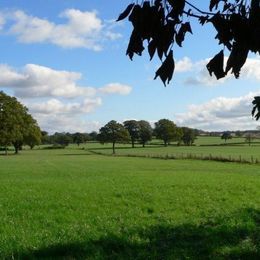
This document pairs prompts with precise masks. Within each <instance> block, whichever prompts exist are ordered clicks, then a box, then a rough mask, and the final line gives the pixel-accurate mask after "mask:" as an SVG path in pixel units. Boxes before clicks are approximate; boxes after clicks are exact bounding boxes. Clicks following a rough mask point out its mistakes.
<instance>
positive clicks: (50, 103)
mask: <svg viewBox="0 0 260 260" xmlns="http://www.w3.org/2000/svg"><path fill="white" fill-rule="evenodd" d="M101 104H102V100H101V98H93V99H84V100H83V101H82V102H72V103H69V102H68V103H64V102H62V101H60V100H58V99H50V100H47V101H46V102H37V103H32V104H29V106H30V111H31V112H32V113H35V114H55V115H57V114H72V115H75V114H81V113H90V112H92V111H94V110H95V108H96V107H98V106H100V105H101Z"/></svg>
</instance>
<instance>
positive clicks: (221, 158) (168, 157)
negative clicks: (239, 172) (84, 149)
mask: <svg viewBox="0 0 260 260" xmlns="http://www.w3.org/2000/svg"><path fill="white" fill-rule="evenodd" d="M88 151H89V152H90V153H92V154H96V155H103V156H113V157H133V158H151V159H161V160H201V161H216V162H230V163H242V164H255V165H260V161H259V159H257V158H254V157H253V156H251V158H250V160H248V159H245V158H242V156H241V155H240V156H239V158H232V156H229V157H224V156H215V155H212V154H209V155H203V154H202V155H198V154H192V153H182V154H178V155H177V154H165V155H159V154H157V155H154V154H153V155H151V154H144V155H142V154H120V153H116V154H108V153H102V152H97V151H95V150H88Z"/></svg>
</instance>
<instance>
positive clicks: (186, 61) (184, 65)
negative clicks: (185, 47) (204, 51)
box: [175, 57, 193, 73]
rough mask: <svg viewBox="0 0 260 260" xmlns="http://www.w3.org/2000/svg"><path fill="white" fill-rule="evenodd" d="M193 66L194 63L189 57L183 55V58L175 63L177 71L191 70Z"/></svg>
mask: <svg viewBox="0 0 260 260" xmlns="http://www.w3.org/2000/svg"><path fill="white" fill-rule="evenodd" d="M192 68H193V63H192V60H191V59H190V58H189V57H183V58H182V59H181V60H178V61H177V62H176V64H175V72H176V73H180V72H187V71H191V70H192Z"/></svg>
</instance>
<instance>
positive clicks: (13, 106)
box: [0, 91, 41, 153]
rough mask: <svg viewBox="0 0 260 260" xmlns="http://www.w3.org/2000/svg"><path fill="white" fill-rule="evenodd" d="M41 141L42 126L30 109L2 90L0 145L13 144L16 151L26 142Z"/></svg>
mask: <svg viewBox="0 0 260 260" xmlns="http://www.w3.org/2000/svg"><path fill="white" fill-rule="evenodd" d="M40 141H41V132H40V128H39V127H38V125H37V122H36V120H34V119H33V118H32V116H31V115H30V114H29V113H28V109H27V108H26V107H25V106H23V105H22V104H21V103H20V102H18V101H17V99H16V98H15V97H10V96H8V95H6V94H5V93H4V92H2V91H0V145H2V146H4V147H7V146H8V145H10V144H13V146H14V148H15V153H18V150H19V149H21V147H22V145H23V144H24V143H26V144H29V145H30V146H34V145H36V144H39V143H40Z"/></svg>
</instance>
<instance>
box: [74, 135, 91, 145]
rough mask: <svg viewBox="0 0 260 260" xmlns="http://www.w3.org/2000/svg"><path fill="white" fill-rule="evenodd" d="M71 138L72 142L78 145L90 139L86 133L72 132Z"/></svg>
mask: <svg viewBox="0 0 260 260" xmlns="http://www.w3.org/2000/svg"><path fill="white" fill-rule="evenodd" d="M72 140H73V143H74V144H77V145H78V146H79V145H80V144H83V143H85V142H87V141H88V140H90V136H89V135H88V134H86V133H78V132H77V133H74V134H72Z"/></svg>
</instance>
